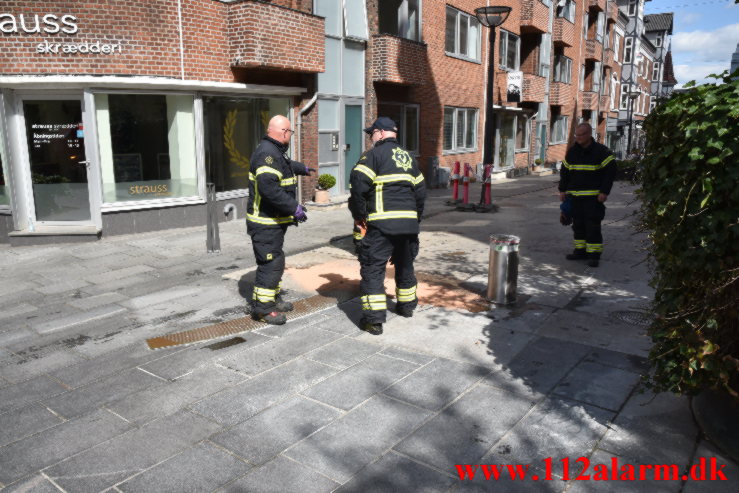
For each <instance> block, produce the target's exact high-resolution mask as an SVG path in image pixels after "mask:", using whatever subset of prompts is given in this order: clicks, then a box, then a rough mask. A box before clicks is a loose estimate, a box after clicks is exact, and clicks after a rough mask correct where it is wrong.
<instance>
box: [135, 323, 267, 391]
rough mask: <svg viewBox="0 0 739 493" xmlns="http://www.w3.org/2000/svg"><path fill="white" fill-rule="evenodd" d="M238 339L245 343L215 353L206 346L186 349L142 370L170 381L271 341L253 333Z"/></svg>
mask: <svg viewBox="0 0 739 493" xmlns="http://www.w3.org/2000/svg"><path fill="white" fill-rule="evenodd" d="M238 337H241V338H242V339H244V341H245V342H242V343H240V344H236V345H234V346H231V347H228V348H224V349H219V350H215V351H214V350H212V349H209V348H208V347H207V345H205V346H203V345H201V346H197V347H188V348H187V349H185V350H184V351H180V352H178V353H176V354H172V355H169V356H165V357H163V358H159V359H157V360H156V361H152V362H151V363H148V364H146V365H143V366H142V368H143V369H144V370H146V371H149V372H151V373H153V374H155V375H158V376H160V377H162V378H166V379H169V380H171V379H175V378H178V377H180V376H182V375H184V374H186V373H188V372H191V371H193V370H194V369H196V368H198V367H200V366H203V365H206V364H209V363H212V362H213V361H216V360H219V359H223V358H224V357H226V356H227V355H229V354H236V353H239V352H241V351H244V350H246V349H249V348H252V347H254V346H258V345H260V344H264V343H265V342H267V341H269V340H271V339H270V338H269V337H265V336H262V335H259V334H255V333H254V332H244V333H241V334H239V335H238Z"/></svg>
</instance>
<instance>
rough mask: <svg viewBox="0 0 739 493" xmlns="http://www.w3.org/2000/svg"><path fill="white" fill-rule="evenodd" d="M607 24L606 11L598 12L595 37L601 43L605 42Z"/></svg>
mask: <svg viewBox="0 0 739 493" xmlns="http://www.w3.org/2000/svg"><path fill="white" fill-rule="evenodd" d="M605 24H606V14H605V12H598V17H597V19H596V22H595V39H596V41H598V42H599V43H602V42H603V29H604V27H605Z"/></svg>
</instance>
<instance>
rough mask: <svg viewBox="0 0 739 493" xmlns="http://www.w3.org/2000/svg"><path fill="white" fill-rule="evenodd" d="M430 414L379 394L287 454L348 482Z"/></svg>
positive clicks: (339, 480) (323, 472) (335, 478)
mask: <svg viewBox="0 0 739 493" xmlns="http://www.w3.org/2000/svg"><path fill="white" fill-rule="evenodd" d="M430 415H431V413H430V412H429V411H425V410H423V409H419V408H417V407H413V406H410V405H407V404H404V403H402V402H399V401H396V400H394V399H390V398H388V397H385V396H381V395H378V396H375V397H372V398H371V399H370V400H368V401H367V402H365V403H364V404H362V405H361V406H359V407H357V408H356V409H354V410H353V411H352V412H350V413H348V414H346V415H345V416H343V417H342V418H340V419H337V420H335V421H334V422H333V423H331V424H329V425H327V426H326V427H324V428H323V429H321V430H320V431H318V432H316V433H314V434H313V435H311V436H310V437H308V438H306V439H305V440H303V441H301V442H300V443H298V444H296V445H295V446H293V447H292V448H290V449H288V450H287V451H286V452H284V453H283V455H285V456H287V457H289V458H291V459H294V460H296V461H298V462H300V463H302V464H305V465H307V466H308V467H310V468H312V469H315V470H317V471H319V472H321V473H322V474H325V475H326V476H328V477H329V478H332V479H334V480H336V481H338V482H340V483H344V482H346V481H347V480H349V479H350V478H351V477H352V476H353V475H354V474H355V473H357V472H358V471H359V470H361V469H362V468H363V467H364V466H366V465H367V464H369V463H371V462H373V461H374V460H375V459H377V458H378V457H379V456H381V455H382V454H383V453H384V452H385V451H386V450H387V449H388V448H390V447H392V446H393V445H394V444H395V443H397V442H398V441H399V440H401V439H402V438H403V437H404V436H406V435H407V434H408V433H410V432H411V431H412V430H414V429H416V428H417V427H418V426H419V425H420V424H421V423H422V422H423V421H424V420H426V419H427V418H428V417H429V416H430Z"/></svg>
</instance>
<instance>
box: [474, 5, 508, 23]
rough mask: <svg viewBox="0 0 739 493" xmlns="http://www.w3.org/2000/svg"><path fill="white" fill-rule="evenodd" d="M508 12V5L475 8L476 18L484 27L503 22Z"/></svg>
mask: <svg viewBox="0 0 739 493" xmlns="http://www.w3.org/2000/svg"><path fill="white" fill-rule="evenodd" d="M510 13H511V8H510V7H480V8H477V9H475V16H476V17H477V20H478V21H480V24H482V25H483V26H485V27H498V26H500V25H501V24H503V23H504V22H505V20H506V19H507V18H508V14H510Z"/></svg>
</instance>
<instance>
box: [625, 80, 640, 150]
mask: <svg viewBox="0 0 739 493" xmlns="http://www.w3.org/2000/svg"><path fill="white" fill-rule="evenodd" d="M638 97H639V93H638V92H637V91H630V92H629V136H628V138H627V142H626V157H627V158H628V156H629V155H630V154H631V133H632V131H633V123H634V101H635V100H636V98H638Z"/></svg>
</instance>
